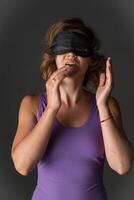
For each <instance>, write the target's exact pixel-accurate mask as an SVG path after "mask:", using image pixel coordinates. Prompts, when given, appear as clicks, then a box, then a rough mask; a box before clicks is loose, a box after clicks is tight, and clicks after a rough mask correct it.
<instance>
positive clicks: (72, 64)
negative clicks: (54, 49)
mask: <svg viewBox="0 0 134 200" xmlns="http://www.w3.org/2000/svg"><path fill="white" fill-rule="evenodd" d="M65 65H68V66H71V67H74V66H78V64H77V63H65Z"/></svg>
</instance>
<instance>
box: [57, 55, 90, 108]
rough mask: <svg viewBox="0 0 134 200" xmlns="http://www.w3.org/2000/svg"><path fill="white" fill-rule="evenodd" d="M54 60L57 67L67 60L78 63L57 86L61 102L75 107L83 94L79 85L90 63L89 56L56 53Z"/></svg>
mask: <svg viewBox="0 0 134 200" xmlns="http://www.w3.org/2000/svg"><path fill="white" fill-rule="evenodd" d="M55 61H56V65H57V68H58V69H60V68H61V67H63V66H64V65H65V63H66V62H67V61H70V62H71V61H72V62H73V61H74V62H76V63H78V66H76V71H74V72H72V73H70V75H69V76H67V77H66V78H64V79H63V80H62V83H61V84H60V86H59V89H60V94H61V100H62V102H63V103H64V104H65V105H66V107H75V105H76V104H77V103H78V102H79V101H80V99H81V96H82V95H83V90H82V87H81V86H82V82H83V79H84V77H85V73H86V71H87V69H88V67H89V66H90V64H91V59H90V57H81V56H77V55H75V54H74V53H72V52H69V53H65V54H61V55H57V56H56V58H55Z"/></svg>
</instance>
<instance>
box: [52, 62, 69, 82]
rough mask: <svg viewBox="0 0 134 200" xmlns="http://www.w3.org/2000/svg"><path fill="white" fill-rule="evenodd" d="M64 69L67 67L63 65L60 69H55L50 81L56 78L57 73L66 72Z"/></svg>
mask: <svg viewBox="0 0 134 200" xmlns="http://www.w3.org/2000/svg"><path fill="white" fill-rule="evenodd" d="M64 71H66V67H65V66H63V67H61V68H60V69H57V70H55V71H54V72H53V73H52V74H51V76H50V78H49V80H48V81H49V82H51V81H52V79H55V78H56V75H58V74H60V73H61V72H64Z"/></svg>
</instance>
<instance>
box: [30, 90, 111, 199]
mask: <svg viewBox="0 0 134 200" xmlns="http://www.w3.org/2000/svg"><path fill="white" fill-rule="evenodd" d="M46 105H47V94H46V92H45V93H41V94H40V104H39V112H38V116H37V123H38V121H39V119H40V117H41V115H42V113H43V111H44V110H45V108H46ZM104 161H105V151H104V143H103V136H102V132H101V126H100V120H99V112H98V109H97V105H96V98H95V94H93V96H92V101H91V107H90V109H89V115H88V120H87V121H86V123H84V124H83V125H82V126H81V127H79V128H74V127H65V126H63V125H62V124H61V123H60V122H59V121H58V120H57V119H55V122H54V125H53V129H52V133H51V136H50V140H49V143H48V146H47V149H46V151H45V153H44V155H43V156H42V158H41V160H40V161H39V162H38V164H37V172H38V179H37V185H36V187H35V190H34V192H33V195H32V200H107V199H108V197H107V192H106V189H105V186H104V185H103V167H104Z"/></svg>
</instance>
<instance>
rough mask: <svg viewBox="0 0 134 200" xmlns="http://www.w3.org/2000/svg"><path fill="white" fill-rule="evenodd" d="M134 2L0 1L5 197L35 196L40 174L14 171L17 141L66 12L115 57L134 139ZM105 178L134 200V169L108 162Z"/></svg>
mask: <svg viewBox="0 0 134 200" xmlns="http://www.w3.org/2000/svg"><path fill="white" fill-rule="evenodd" d="M133 8H134V2H133V1H132V0H129V1H128V0H111V1H108V0H100V1H98V0H91V1H82V0H79V2H78V1H76V0H74V1H72V0H67V1H65V0H61V1H52V0H49V1H45V0H44V1H41V0H29V1H27V0H0V70H1V71H0V81H1V84H0V92H1V98H0V101H1V102H0V105H1V108H0V110H1V115H0V118H1V119H0V130H1V131H0V199H1V200H9V199H10V200H30V198H31V196H32V192H33V190H34V187H35V184H36V178H37V172H36V170H34V171H33V172H32V173H31V174H29V175H28V176H22V175H20V174H19V173H17V172H16V171H15V170H14V167H13V163H12V160H11V155H10V151H11V145H12V140H13V137H14V134H15V130H16V126H17V117H18V109H19V105H20V101H21V98H22V97H23V96H24V95H26V94H27V93H39V92H41V91H43V89H44V88H43V81H42V80H41V77H40V73H39V64H40V54H41V49H42V40H43V35H44V32H45V31H46V29H47V28H48V27H49V26H50V25H51V24H52V23H54V22H56V21H57V20H59V19H61V18H64V17H72V16H79V17H81V18H82V19H84V20H85V22H87V23H88V24H89V25H91V26H92V28H94V30H95V31H96V32H97V34H98V37H99V38H100V40H101V43H102V52H104V53H105V55H107V56H111V57H112V61H113V70H114V79H115V88H114V90H113V95H114V96H115V97H116V98H117V99H118V102H119V104H120V107H121V110H122V115H123V123H124V129H125V131H126V134H127V136H128V138H129V140H130V141H131V143H132V144H134V136H133V134H134V133H133V107H132V105H133V104H132V103H133V102H134V94H133V92H132V91H133V85H134V78H133V77H134V75H133V74H134V56H133V52H134V38H133V35H134V26H133V23H134V20H133V19H134V12H133ZM104 182H105V187H106V189H107V192H108V196H109V200H119V199H121V200H133V199H134V169H132V170H131V171H130V172H129V173H128V174H125V175H123V176H121V175H119V174H117V173H116V172H114V171H113V170H112V169H111V168H110V167H109V166H108V165H107V163H106V164H105V168H104Z"/></svg>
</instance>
